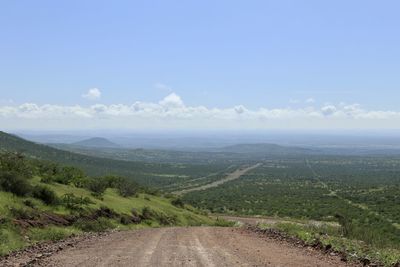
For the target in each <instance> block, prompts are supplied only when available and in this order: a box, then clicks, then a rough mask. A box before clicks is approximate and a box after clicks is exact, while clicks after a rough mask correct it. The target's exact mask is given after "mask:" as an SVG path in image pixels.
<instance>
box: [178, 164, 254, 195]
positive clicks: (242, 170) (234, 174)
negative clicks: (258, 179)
mask: <svg viewBox="0 0 400 267" xmlns="http://www.w3.org/2000/svg"><path fill="white" fill-rule="evenodd" d="M261 165H262V163H257V164H255V165H252V166H250V167H246V168H240V169H238V170H236V171H234V172H232V173H230V174H228V175H227V176H226V177H225V178H222V179H220V180H218V181H215V182H212V183H209V184H205V185H202V186H198V187H193V188H189V189H184V190H181V191H176V192H173V193H174V194H177V195H184V194H187V193H190V192H193V191H200V190H206V189H209V188H213V187H218V186H220V185H222V184H224V183H226V182H229V181H233V180H236V179H239V178H240V177H241V176H243V175H245V174H246V173H248V172H249V171H252V170H254V169H256V168H258V167H260V166H261Z"/></svg>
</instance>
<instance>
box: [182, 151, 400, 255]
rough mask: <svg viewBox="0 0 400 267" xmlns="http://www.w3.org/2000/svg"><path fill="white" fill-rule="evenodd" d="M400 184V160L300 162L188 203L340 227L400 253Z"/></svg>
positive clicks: (272, 165)
mask: <svg viewBox="0 0 400 267" xmlns="http://www.w3.org/2000/svg"><path fill="white" fill-rule="evenodd" d="M399 183H400V159H396V158H380V159H377V158H363V159H361V158H359V157H347V158H343V157H340V158H338V157H332V156H330V157H328V156H326V157H314V158H313V157H308V158H307V159H306V158H303V157H298V158H292V159H276V160H269V161H267V162H264V165H263V166H262V167H259V168H257V169H255V170H253V171H252V172H251V173H248V174H247V175H245V176H243V177H241V178H240V179H238V180H235V181H232V182H229V183H226V184H223V185H221V186H219V187H217V188H211V189H208V190H205V191H198V192H192V193H189V194H187V195H186V196H185V197H184V200H185V201H188V202H189V203H191V204H193V205H196V206H198V207H201V208H204V209H208V210H210V211H212V212H218V213H233V214H246V215H268V216H278V217H292V218H303V219H313V220H323V221H336V222H340V223H341V224H342V225H343V227H344V229H345V231H344V232H343V233H344V235H345V236H346V237H348V238H353V239H359V240H364V241H366V242H368V243H370V244H372V245H374V246H377V247H396V248H400V227H399V222H400V220H399V214H400V205H399V204H400V191H399Z"/></svg>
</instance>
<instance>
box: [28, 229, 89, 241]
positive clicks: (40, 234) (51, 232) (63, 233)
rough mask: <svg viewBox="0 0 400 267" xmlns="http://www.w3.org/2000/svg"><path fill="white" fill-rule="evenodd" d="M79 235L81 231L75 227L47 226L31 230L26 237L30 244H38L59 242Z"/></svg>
mask: <svg viewBox="0 0 400 267" xmlns="http://www.w3.org/2000/svg"><path fill="white" fill-rule="evenodd" d="M80 233H82V230H80V229H78V228H76V227H58V226H48V227H46V228H31V229H29V231H28V233H27V236H28V237H29V240H30V241H31V243H38V242H43V241H59V240H62V239H65V238H67V237H70V236H72V235H78V234H80Z"/></svg>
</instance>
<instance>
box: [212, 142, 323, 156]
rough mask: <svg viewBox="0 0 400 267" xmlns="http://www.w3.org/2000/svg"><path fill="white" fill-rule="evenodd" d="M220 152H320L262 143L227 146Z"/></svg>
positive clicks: (275, 153)
mask: <svg viewBox="0 0 400 267" xmlns="http://www.w3.org/2000/svg"><path fill="white" fill-rule="evenodd" d="M218 151H220V152H230V153H248V154H266V155H284V154H292V155H293V154H310V153H316V152H318V151H315V150H312V149H307V148H301V147H288V146H280V145H275V144H268V143H260V144H238V145H232V146H226V147H223V148H220V149H218Z"/></svg>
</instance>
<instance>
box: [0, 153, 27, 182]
mask: <svg viewBox="0 0 400 267" xmlns="http://www.w3.org/2000/svg"><path fill="white" fill-rule="evenodd" d="M32 169H33V168H32V166H31V165H30V164H29V162H28V161H27V160H26V159H25V157H24V156H23V155H22V154H21V153H11V152H9V153H3V154H0V171H3V172H11V173H18V174H19V175H21V176H22V177H23V178H26V179H29V178H31V177H32Z"/></svg>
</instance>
